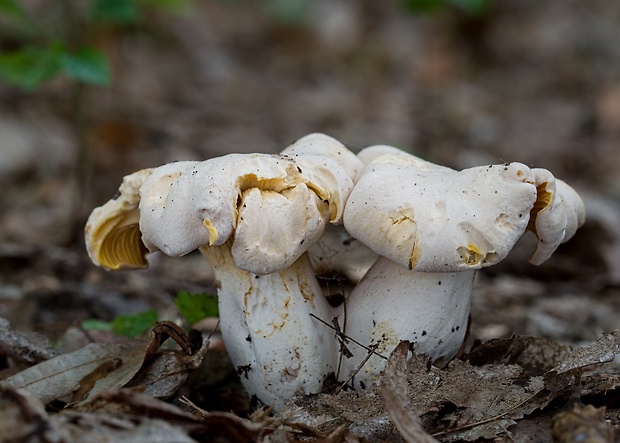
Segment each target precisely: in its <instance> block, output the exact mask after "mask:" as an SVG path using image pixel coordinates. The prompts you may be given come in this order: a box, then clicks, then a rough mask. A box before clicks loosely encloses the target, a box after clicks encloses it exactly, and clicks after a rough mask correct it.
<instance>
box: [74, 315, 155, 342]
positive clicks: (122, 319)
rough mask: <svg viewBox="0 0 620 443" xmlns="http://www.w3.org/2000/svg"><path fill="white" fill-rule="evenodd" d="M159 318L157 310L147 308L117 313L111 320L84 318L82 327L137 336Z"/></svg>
mask: <svg viewBox="0 0 620 443" xmlns="http://www.w3.org/2000/svg"><path fill="white" fill-rule="evenodd" d="M158 320H159V316H158V315H157V311H155V310H154V309H148V310H146V311H142V312H138V313H137V314H126V315H119V316H118V317H116V318H115V319H114V320H112V321H111V322H106V321H102V320H95V319H91V320H84V321H83V322H82V328H83V329H86V330H97V331H111V332H113V333H115V334H116V335H122V336H125V337H138V336H139V335H141V334H143V333H144V332H146V331H148V330H149V329H151V328H152V327H153V325H154V324H155V322H157V321H158Z"/></svg>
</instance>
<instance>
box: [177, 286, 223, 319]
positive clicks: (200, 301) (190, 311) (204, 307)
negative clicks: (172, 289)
mask: <svg viewBox="0 0 620 443" xmlns="http://www.w3.org/2000/svg"><path fill="white" fill-rule="evenodd" d="M175 304H176V306H177V309H178V310H179V312H180V313H181V315H183V317H185V320H187V323H188V324H190V325H193V324H194V323H196V322H197V321H198V320H201V319H203V318H205V317H217V316H218V315H219V312H218V309H217V297H215V296H213V295H210V294H204V293H202V294H192V293H190V292H187V291H179V292H178V293H177V298H176V301H175Z"/></svg>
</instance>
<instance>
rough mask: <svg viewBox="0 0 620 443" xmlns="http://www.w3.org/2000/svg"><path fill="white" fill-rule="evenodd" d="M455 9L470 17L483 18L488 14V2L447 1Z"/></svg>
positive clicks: (480, 0) (474, 0)
mask: <svg viewBox="0 0 620 443" xmlns="http://www.w3.org/2000/svg"><path fill="white" fill-rule="evenodd" d="M449 1H450V3H451V4H452V5H454V6H456V7H457V8H461V9H462V10H463V11H464V12H466V13H467V14H469V15H472V16H484V15H485V14H486V13H488V12H489V1H488V0H449Z"/></svg>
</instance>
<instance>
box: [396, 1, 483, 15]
mask: <svg viewBox="0 0 620 443" xmlns="http://www.w3.org/2000/svg"><path fill="white" fill-rule="evenodd" d="M402 1H403V5H404V7H405V8H406V9H408V10H410V11H412V12H415V13H428V12H435V11H439V10H441V9H444V8H446V7H453V8H456V9H459V10H461V11H463V12H464V13H465V14H467V15H471V16H478V17H479V16H483V15H485V14H486V13H487V12H488V11H489V6H490V0H402Z"/></svg>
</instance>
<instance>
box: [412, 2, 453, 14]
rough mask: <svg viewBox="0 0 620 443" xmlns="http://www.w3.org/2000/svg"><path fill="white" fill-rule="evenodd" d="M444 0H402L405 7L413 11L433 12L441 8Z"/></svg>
mask: <svg viewBox="0 0 620 443" xmlns="http://www.w3.org/2000/svg"><path fill="white" fill-rule="evenodd" d="M445 4H446V0H403V5H404V6H405V8H407V9H409V10H410V11H412V12H415V13H426V12H434V11H437V10H439V9H441V8H443V7H444V6H445Z"/></svg>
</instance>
